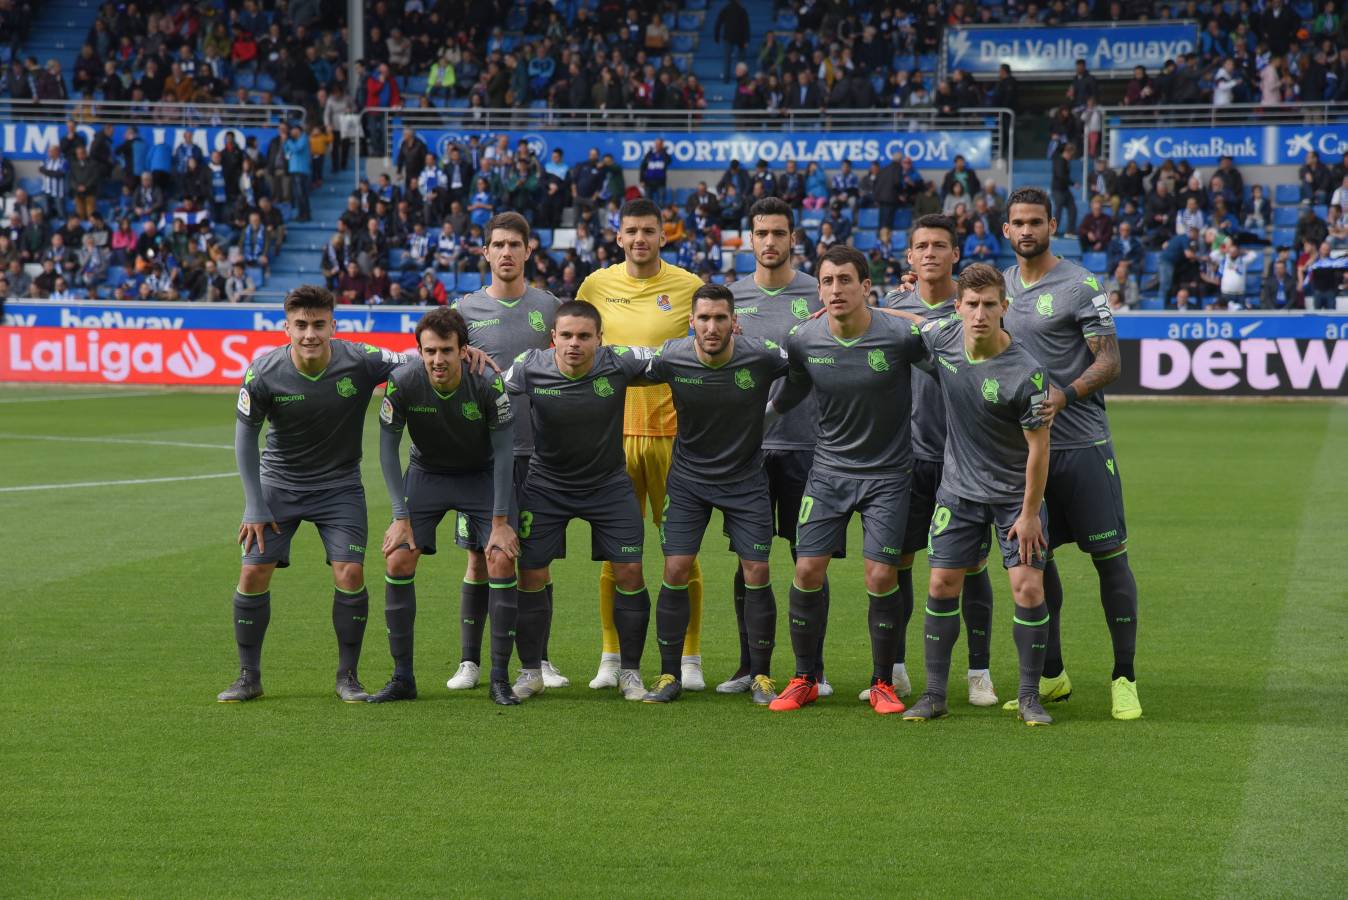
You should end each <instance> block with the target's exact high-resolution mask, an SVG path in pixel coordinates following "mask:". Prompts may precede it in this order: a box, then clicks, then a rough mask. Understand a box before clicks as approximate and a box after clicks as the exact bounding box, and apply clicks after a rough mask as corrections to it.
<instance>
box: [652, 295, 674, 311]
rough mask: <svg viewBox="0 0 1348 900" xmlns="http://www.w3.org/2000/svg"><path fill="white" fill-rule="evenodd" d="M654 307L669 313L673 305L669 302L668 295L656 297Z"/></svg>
mask: <svg viewBox="0 0 1348 900" xmlns="http://www.w3.org/2000/svg"><path fill="white" fill-rule="evenodd" d="M655 305H656V306H658V307H660V308H661V309H663V310H664V311H665V312H670V311H671V310H673V309H674V305H673V304H672V303H670V302H669V295H668V294H661V295H660V296H659V297H656V298H655Z"/></svg>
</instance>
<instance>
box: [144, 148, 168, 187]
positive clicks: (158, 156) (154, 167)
mask: <svg viewBox="0 0 1348 900" xmlns="http://www.w3.org/2000/svg"><path fill="white" fill-rule="evenodd" d="M145 168H146V170H147V171H149V173H150V175H151V177H152V178H153V179H154V184H155V187H157V188H159V189H160V190H161V191H167V190H169V188H170V187H172V185H171V184H170V177H169V176H170V174H171V173H172V172H173V148H172V147H170V146H169V145H168V144H166V143H164V142H163V141H160V142H159V143H157V144H152V145H151V146H150V149H149V152H148V153H146V154H145Z"/></svg>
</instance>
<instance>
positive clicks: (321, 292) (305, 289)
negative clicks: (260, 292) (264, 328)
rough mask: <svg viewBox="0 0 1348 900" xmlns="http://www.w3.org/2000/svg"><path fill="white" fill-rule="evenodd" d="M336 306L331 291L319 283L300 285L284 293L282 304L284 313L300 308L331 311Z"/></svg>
mask: <svg viewBox="0 0 1348 900" xmlns="http://www.w3.org/2000/svg"><path fill="white" fill-rule="evenodd" d="M336 306H337V299H336V298H335V297H333V296H332V291H330V290H328V289H327V288H325V287H323V285H321V284H302V285H300V286H299V287H297V288H295V289H294V290H293V291H291V292H290V293H289V294H286V300H285V304H284V307H285V313H286V315H290V314H291V313H293V312H299V311H300V310H302V309H319V310H324V311H326V312H332V311H333V310H334V309H335V308H336Z"/></svg>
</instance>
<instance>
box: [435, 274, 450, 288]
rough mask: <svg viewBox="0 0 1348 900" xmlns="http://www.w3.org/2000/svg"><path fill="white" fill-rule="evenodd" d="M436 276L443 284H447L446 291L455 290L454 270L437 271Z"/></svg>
mask: <svg viewBox="0 0 1348 900" xmlns="http://www.w3.org/2000/svg"><path fill="white" fill-rule="evenodd" d="M435 277H436V280H437V281H439V282H440V283H441V284H443V285H444V286H445V291H446V292H450V291H453V290H454V273H453V272H436V273H435Z"/></svg>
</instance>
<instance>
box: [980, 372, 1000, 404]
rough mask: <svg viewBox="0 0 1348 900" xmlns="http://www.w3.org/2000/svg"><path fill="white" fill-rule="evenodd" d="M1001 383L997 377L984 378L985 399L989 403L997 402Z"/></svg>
mask: <svg viewBox="0 0 1348 900" xmlns="http://www.w3.org/2000/svg"><path fill="white" fill-rule="evenodd" d="M1001 387H1002V386H1001V385H1000V384H998V383H997V379H996V378H984V379H983V399H984V400H986V401H988V402H989V403H996V402H997V392H998V391H999V390H1001Z"/></svg>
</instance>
